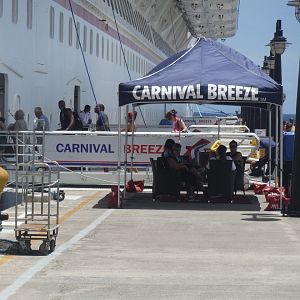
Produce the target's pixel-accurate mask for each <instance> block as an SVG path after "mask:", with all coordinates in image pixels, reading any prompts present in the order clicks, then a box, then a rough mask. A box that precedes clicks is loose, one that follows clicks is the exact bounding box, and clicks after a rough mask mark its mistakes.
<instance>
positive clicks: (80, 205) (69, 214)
mask: <svg viewBox="0 0 300 300" xmlns="http://www.w3.org/2000/svg"><path fill="white" fill-rule="evenodd" d="M100 196H101V192H100V191H99V192H95V193H93V194H92V195H90V196H89V197H87V198H85V199H84V200H83V201H81V202H80V203H78V204H77V205H76V206H75V207H74V208H72V209H70V210H69V211H67V212H66V213H65V214H64V215H63V216H62V217H61V218H59V224H60V225H61V224H63V223H65V222H66V221H67V220H68V219H70V218H71V217H72V216H73V215H74V214H76V213H77V212H78V211H80V210H81V209H82V208H83V207H84V206H86V205H87V204H89V203H90V202H91V201H93V200H96V199H97V198H99V197H100ZM14 257H16V255H4V256H2V257H0V266H1V265H4V264H6V263H7V262H9V261H10V260H12V259H13V258H14Z"/></svg>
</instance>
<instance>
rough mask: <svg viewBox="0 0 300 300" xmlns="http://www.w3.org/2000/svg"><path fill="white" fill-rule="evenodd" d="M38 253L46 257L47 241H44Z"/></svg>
mask: <svg viewBox="0 0 300 300" xmlns="http://www.w3.org/2000/svg"><path fill="white" fill-rule="evenodd" d="M39 251H40V253H41V254H42V255H48V254H49V242H48V241H44V242H43V243H42V244H41V245H40V247H39Z"/></svg>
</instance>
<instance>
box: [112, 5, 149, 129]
mask: <svg viewBox="0 0 300 300" xmlns="http://www.w3.org/2000/svg"><path fill="white" fill-rule="evenodd" d="M111 9H112V13H113V17H114V22H115V25H116V30H117V34H118V40H119V44H120V47H121V51H122V55H123V59H124V62H125V66H126V69H127V73H128V77H129V79H130V80H132V78H131V74H130V70H129V67H128V64H127V60H126V56H125V52H124V48H123V43H122V40H121V36H120V32H119V26H118V23H117V19H116V14H115V9H114V4H113V3H112V2H111ZM138 108H139V111H140V114H141V116H142V119H143V123H144V125H145V127H146V128H147V124H146V121H145V118H144V115H143V113H142V110H141V108H140V107H138Z"/></svg>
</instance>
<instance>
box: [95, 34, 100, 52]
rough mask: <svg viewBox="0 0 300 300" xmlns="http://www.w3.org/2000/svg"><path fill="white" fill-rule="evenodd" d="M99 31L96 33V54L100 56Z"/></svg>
mask: <svg viewBox="0 0 300 300" xmlns="http://www.w3.org/2000/svg"><path fill="white" fill-rule="evenodd" d="M99 42H100V41H99V33H97V35H96V56H97V57H99Z"/></svg>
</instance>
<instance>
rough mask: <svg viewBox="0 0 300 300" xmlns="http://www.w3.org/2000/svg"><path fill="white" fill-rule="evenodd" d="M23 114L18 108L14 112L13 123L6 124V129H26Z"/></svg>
mask: <svg viewBox="0 0 300 300" xmlns="http://www.w3.org/2000/svg"><path fill="white" fill-rule="evenodd" d="M24 117H25V114H24V111H23V110H22V109H19V110H17V111H16V112H15V120H16V121H15V123H13V124H9V125H8V128H7V129H8V130H12V131H27V130H28V127H27V124H26V122H25V120H24Z"/></svg>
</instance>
